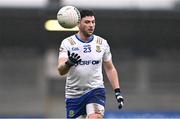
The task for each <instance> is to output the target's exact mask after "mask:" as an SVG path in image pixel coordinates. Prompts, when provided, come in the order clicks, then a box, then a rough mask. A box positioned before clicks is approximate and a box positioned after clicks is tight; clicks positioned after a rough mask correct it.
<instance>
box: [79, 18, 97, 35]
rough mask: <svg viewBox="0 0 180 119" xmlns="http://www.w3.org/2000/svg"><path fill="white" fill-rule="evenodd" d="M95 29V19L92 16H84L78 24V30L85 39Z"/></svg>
mask: <svg viewBox="0 0 180 119" xmlns="http://www.w3.org/2000/svg"><path fill="white" fill-rule="evenodd" d="M94 29H95V17H94V16H86V17H83V18H82V19H81V21H80V24H79V30H80V32H82V33H83V34H84V35H85V36H86V37H89V36H91V35H92V34H93V32H94Z"/></svg>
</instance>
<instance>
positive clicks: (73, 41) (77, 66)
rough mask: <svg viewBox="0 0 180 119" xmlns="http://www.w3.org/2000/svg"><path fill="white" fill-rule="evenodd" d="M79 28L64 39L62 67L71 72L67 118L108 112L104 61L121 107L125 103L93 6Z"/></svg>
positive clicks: (61, 70)
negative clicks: (96, 31)
mask: <svg viewBox="0 0 180 119" xmlns="http://www.w3.org/2000/svg"><path fill="white" fill-rule="evenodd" d="M80 13H81V21H80V23H79V24H78V27H79V32H78V33H77V34H75V35H72V36H70V37H68V38H66V39H64V40H63V41H62V43H61V46H60V52H59V65H58V71H59V73H60V75H65V74H67V79H66V111H67V118H78V117H82V116H87V118H89V119H99V118H100V119H101V118H103V116H104V111H105V109H104V107H105V101H106V99H105V88H104V82H103V75H102V65H103V66H104V69H105V72H106V74H107V77H108V79H109V80H110V83H111V85H112V87H113V90H114V91H115V97H116V99H117V101H118V103H119V108H122V106H123V102H124V100H123V97H122V95H121V91H120V86H119V79H118V74H117V71H116V69H115V67H114V65H113V62H112V59H111V57H112V56H111V52H110V48H109V45H108V43H107V41H106V40H105V39H103V38H101V37H99V36H97V35H95V34H93V32H94V29H95V16H94V13H93V11H91V10H82V11H81V12H80Z"/></svg>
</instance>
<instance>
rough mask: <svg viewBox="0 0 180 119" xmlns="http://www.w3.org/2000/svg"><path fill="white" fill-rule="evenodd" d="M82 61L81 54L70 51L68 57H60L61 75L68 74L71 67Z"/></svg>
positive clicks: (59, 69) (59, 67)
mask: <svg viewBox="0 0 180 119" xmlns="http://www.w3.org/2000/svg"><path fill="white" fill-rule="evenodd" d="M79 62H81V59H80V56H79V55H78V54H77V53H70V51H68V59H66V58H59V65H58V71H59V74H60V75H64V74H67V73H68V71H69V69H70V68H71V67H72V66H74V65H76V64H78V63H79Z"/></svg>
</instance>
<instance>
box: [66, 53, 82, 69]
mask: <svg viewBox="0 0 180 119" xmlns="http://www.w3.org/2000/svg"><path fill="white" fill-rule="evenodd" d="M80 61H81V59H80V56H79V55H78V54H76V53H72V54H71V53H70V51H68V61H66V65H68V66H69V67H71V66H74V65H75V64H78V63H79V62H80Z"/></svg>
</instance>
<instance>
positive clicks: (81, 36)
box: [77, 32, 90, 42]
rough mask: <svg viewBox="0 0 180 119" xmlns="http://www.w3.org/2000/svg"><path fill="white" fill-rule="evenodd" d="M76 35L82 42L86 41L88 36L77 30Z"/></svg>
mask: <svg viewBox="0 0 180 119" xmlns="http://www.w3.org/2000/svg"><path fill="white" fill-rule="evenodd" d="M77 35H78V36H79V37H80V38H81V40H83V41H84V42H88V41H89V37H90V36H85V35H84V34H82V33H80V32H78V33H77Z"/></svg>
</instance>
